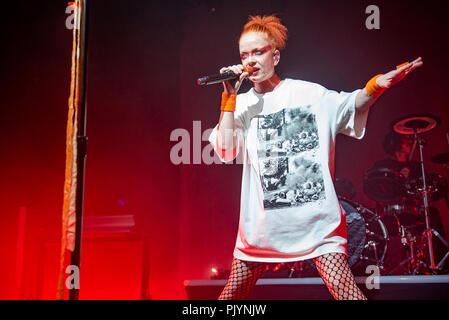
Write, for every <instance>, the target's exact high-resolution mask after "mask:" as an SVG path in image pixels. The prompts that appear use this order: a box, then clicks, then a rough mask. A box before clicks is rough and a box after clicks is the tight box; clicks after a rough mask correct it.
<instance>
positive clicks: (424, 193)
mask: <svg viewBox="0 0 449 320" xmlns="http://www.w3.org/2000/svg"><path fill="white" fill-rule="evenodd" d="M414 131H415V133H414V135H415V141H416V142H417V144H418V145H419V157H420V164H421V176H422V190H419V191H421V194H422V199H423V204H424V217H425V222H426V229H425V230H424V232H423V236H424V237H425V239H426V240H427V249H428V251H429V264H428V265H427V267H428V268H429V269H430V271H431V272H435V273H436V272H438V271H441V270H442V268H443V264H444V262H445V260H446V259H448V258H449V251H448V252H447V253H446V255H445V256H444V257H443V259H442V260H441V261H440V262H439V263H438V265H437V266H435V257H434V254H433V245H432V235H433V234H434V235H435V236H436V237H437V238H438V239H439V240H440V241H442V242H443V244H444V245H445V246H446V248H447V249H448V250H449V245H448V243H447V242H446V241H445V240H444V239H443V238H442V237H441V235H440V234H439V233H438V232H437V231H436V230H434V229H432V227H431V226H430V217H429V198H428V194H427V193H428V190H427V182H426V174H425V170H424V157H423V148H424V144H425V141H424V139H421V138H419V137H418V133H417V131H416V128H415V130H414ZM412 254H413V253H412Z"/></svg>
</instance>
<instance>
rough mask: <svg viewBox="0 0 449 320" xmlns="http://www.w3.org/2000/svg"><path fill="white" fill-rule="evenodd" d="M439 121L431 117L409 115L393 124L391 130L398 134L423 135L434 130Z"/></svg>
mask: <svg viewBox="0 0 449 320" xmlns="http://www.w3.org/2000/svg"><path fill="white" fill-rule="evenodd" d="M439 124H440V119H439V118H438V117H436V116H433V115H425V114H421V115H409V116H406V117H404V118H401V119H398V120H396V121H394V122H393V125H392V127H393V130H394V131H396V132H397V133H399V134H408V135H410V134H414V133H415V131H416V133H424V132H428V131H430V130H433V129H435V128H436V127H437V126H438V125H439Z"/></svg>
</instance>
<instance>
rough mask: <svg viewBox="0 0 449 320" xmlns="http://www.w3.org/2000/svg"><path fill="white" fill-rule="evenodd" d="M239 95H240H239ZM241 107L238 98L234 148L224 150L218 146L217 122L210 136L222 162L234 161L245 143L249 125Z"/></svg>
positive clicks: (210, 140)
mask: <svg viewBox="0 0 449 320" xmlns="http://www.w3.org/2000/svg"><path fill="white" fill-rule="evenodd" d="M237 97H238V96H237ZM240 109H241V108H239V103H238V100H237V107H236V111H235V112H234V124H235V130H234V141H235V146H233V148H230V149H228V150H224V149H221V148H219V147H218V144H217V137H218V134H217V133H218V125H219V124H217V125H216V126H215V127H214V129H213V130H212V132H211V134H210V136H209V143H210V144H211V145H212V147H213V149H214V150H215V153H216V154H217V156H218V158H219V159H220V160H221V161H222V162H230V161H233V160H234V159H235V158H236V157H237V156H238V154H239V152H240V150H241V149H242V147H243V145H244V137H245V130H246V129H245V128H246V127H247V125H246V121H245V113H244V112H242V111H241V110H240Z"/></svg>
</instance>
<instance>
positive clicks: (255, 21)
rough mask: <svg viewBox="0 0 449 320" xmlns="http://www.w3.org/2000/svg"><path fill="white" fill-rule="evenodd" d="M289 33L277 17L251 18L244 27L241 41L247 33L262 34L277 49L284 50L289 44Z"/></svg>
mask: <svg viewBox="0 0 449 320" xmlns="http://www.w3.org/2000/svg"><path fill="white" fill-rule="evenodd" d="M287 31H288V29H287V27H286V26H284V25H283V24H282V22H281V19H279V18H278V17H276V16H275V15H270V16H263V17H261V16H249V18H248V22H247V23H246V24H245V25H244V26H243V31H242V34H241V35H240V39H241V38H242V36H243V35H244V34H245V33H247V32H261V33H264V34H265V35H266V36H267V38H268V40H269V41H271V42H272V43H273V44H274V46H275V49H278V50H282V49H284V48H285V46H286V44H287Z"/></svg>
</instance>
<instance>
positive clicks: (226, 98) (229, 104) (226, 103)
mask: <svg viewBox="0 0 449 320" xmlns="http://www.w3.org/2000/svg"><path fill="white" fill-rule="evenodd" d="M236 99H237V95H236V94H229V93H226V92H223V93H222V94H221V111H228V112H234V111H235V104H236Z"/></svg>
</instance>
